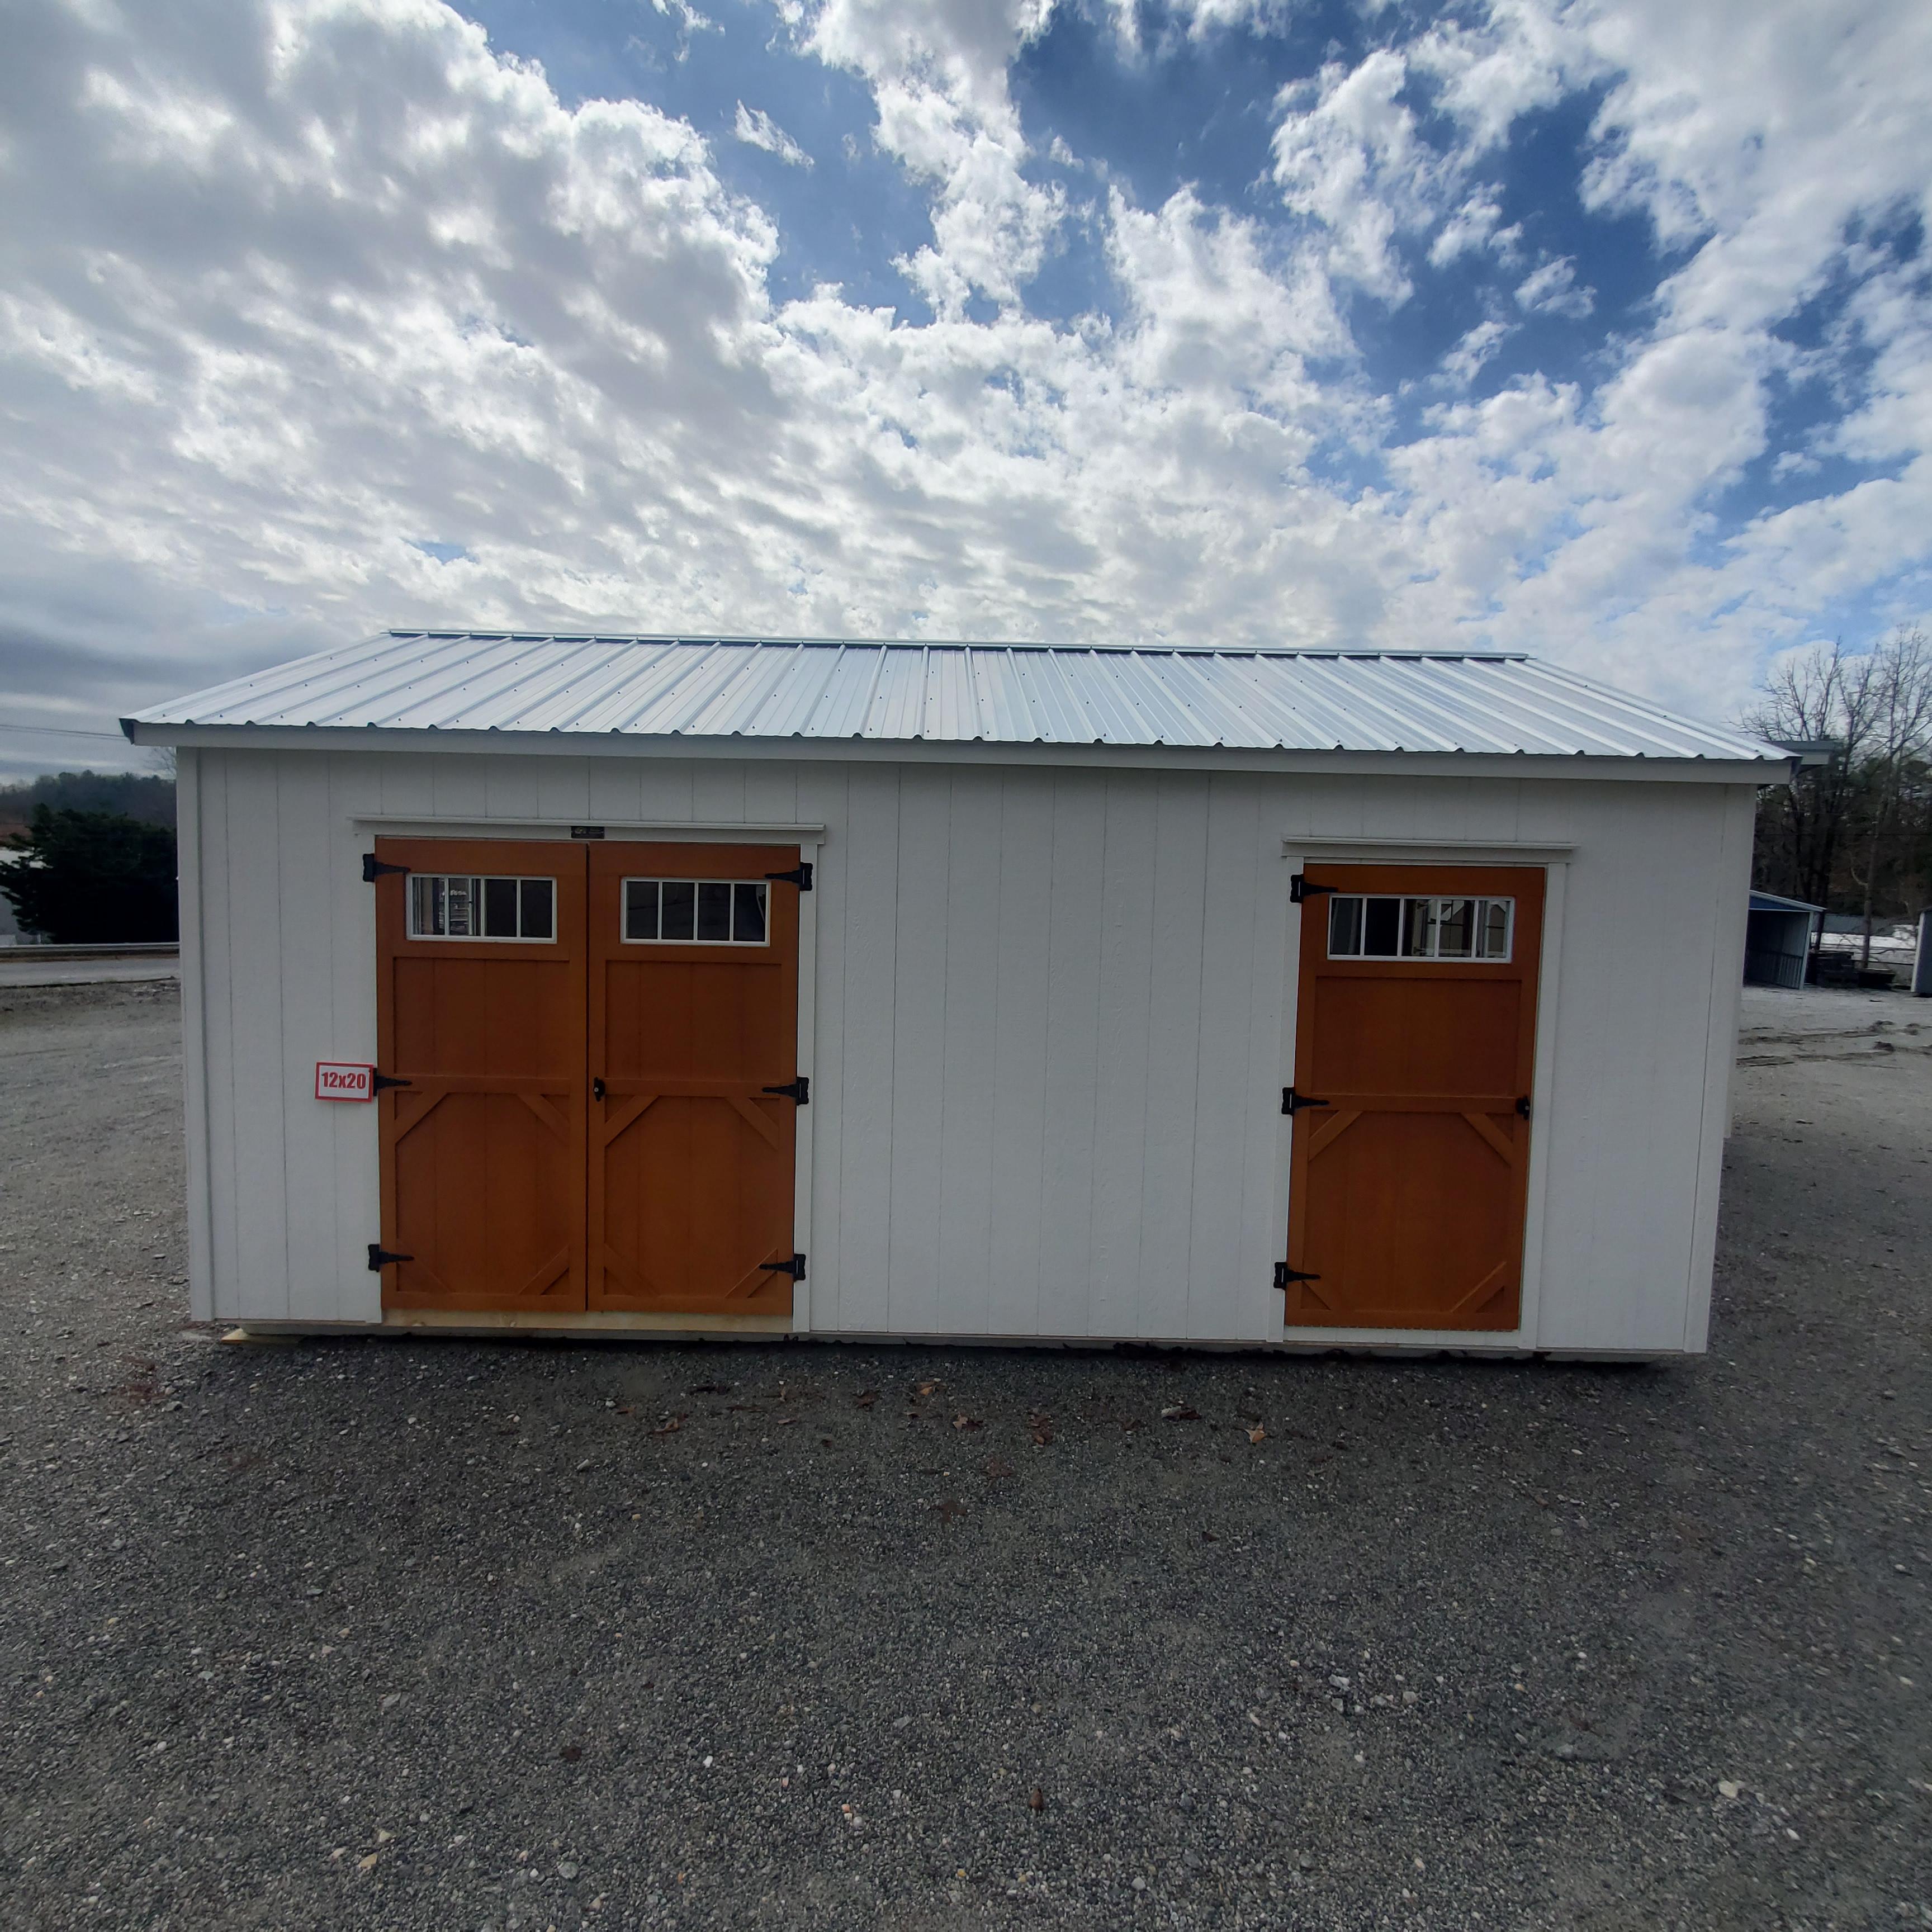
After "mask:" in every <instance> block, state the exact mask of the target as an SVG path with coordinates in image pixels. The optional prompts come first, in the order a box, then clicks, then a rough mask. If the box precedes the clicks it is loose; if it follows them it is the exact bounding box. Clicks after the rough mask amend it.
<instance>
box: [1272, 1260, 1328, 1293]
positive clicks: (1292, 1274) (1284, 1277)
mask: <svg viewBox="0 0 1932 1932" xmlns="http://www.w3.org/2000/svg"><path fill="white" fill-rule="evenodd" d="M1321 1279H1322V1277H1320V1276H1319V1274H1303V1273H1302V1271H1301V1269H1299V1268H1290V1267H1289V1265H1288V1264H1287V1262H1276V1263H1275V1265H1274V1285H1275V1286H1276V1287H1277V1288H1286V1287H1287V1286H1288V1285H1289V1283H1290V1282H1295V1281H1319V1280H1321Z"/></svg>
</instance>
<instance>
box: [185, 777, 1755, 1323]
mask: <svg viewBox="0 0 1932 1932" xmlns="http://www.w3.org/2000/svg"><path fill="white" fill-rule="evenodd" d="M193 760H194V769H195V778H194V781H193V784H192V786H191V787H190V790H191V792H192V799H191V809H190V811H189V817H190V820H191V824H190V826H188V827H187V828H186V829H187V830H188V835H189V838H190V841H191V844H192V848H193V865H192V866H191V867H190V868H184V880H189V881H190V883H189V887H188V889H189V892H190V897H191V898H193V901H194V903H193V905H192V907H191V908H190V913H191V916H192V918H193V921H194V936H195V943H196V944H198V946H199V1007H198V1015H199V1026H200V1028H201V1038H200V1040H199V1044H198V1046H197V1044H196V1042H195V1041H194V1039H193V1028H190V1052H193V1053H195V1055H196V1059H197V1063H198V1066H197V1069H196V1070H193V1071H191V1073H190V1096H191V1100H190V1109H191V1115H190V1118H191V1121H192V1119H193V1109H194V1108H195V1107H196V1106H199V1109H200V1110H201V1116H202V1123H201V1127H200V1128H199V1139H200V1142H201V1144H202V1145H204V1146H205V1158H204V1159H203V1160H202V1161H201V1162H200V1163H199V1166H196V1164H195V1163H194V1161H193V1159H192V1154H193V1150H192V1149H191V1163H190V1169H191V1173H192V1174H193V1175H194V1177H195V1178H194V1180H193V1185H194V1186H195V1187H196V1190H197V1194H198V1197H199V1207H198V1212H199V1215H200V1220H199V1223H198V1225H200V1226H204V1227H205V1230H206V1232H205V1236H203V1237H202V1238H201V1239H200V1240H199V1242H198V1243H197V1249H196V1259H195V1261H194V1263H193V1265H194V1268H195V1271H196V1297H197V1301H196V1307H197V1310H206V1311H208V1312H211V1313H214V1314H216V1315H218V1316H223V1317H225V1318H228V1319H251V1318H252V1319H260V1320H269V1319H281V1320H297V1321H308V1322H374V1321H377V1320H380V1312H381V1311H380V1296H379V1293H378V1283H377V1277H374V1275H371V1274H369V1273H368V1270H367V1268H366V1265H365V1248H366V1245H367V1244H368V1242H369V1241H372V1240H374V1239H375V1238H376V1236H377V1232H378V1229H377V1212H378V1201H377V1155H376V1149H377V1135H376V1121H375V1117H374V1109H368V1108H362V1107H353V1106H330V1105H329V1104H327V1103H318V1102H317V1101H316V1100H314V1098H313V1097H312V1096H313V1081H312V1070H313V1067H314V1063H315V1062H316V1061H318V1060H321V1059H330V1058H342V1059H373V1058H374V1052H375V1030H376V1019H375V1016H376V1001H375V971H374V960H375V931H374V895H373V893H372V892H371V890H370V889H369V888H368V886H366V885H365V884H364V883H362V877H361V871H360V854H361V853H362V851H364V850H367V849H368V844H369V841H370V839H371V837H372V835H374V832H375V831H376V829H378V824H379V822H382V821H386V822H391V823H398V824H400V823H402V822H404V821H410V827H409V829H411V830H412V831H417V832H421V831H425V830H428V829H431V826H433V825H435V824H443V825H446V826H447V828H448V829H449V832H451V833H452V835H462V834H464V833H466V832H488V831H490V830H491V829H497V830H499V831H501V832H502V833H504V834H505V835H550V836H561V835H563V833H564V832H565V829H566V828H567V826H568V824H569V823H571V822H579V823H581V822H589V823H601V824H607V825H608V826H610V828H611V829H612V831H613V833H615V832H617V831H618V830H619V829H621V828H624V827H627V826H628V827H639V828H652V827H664V828H670V827H673V826H679V825H684V826H693V827H696V826H730V825H734V824H742V825H743V826H746V827H747V828H748V833H749V835H753V836H757V835H760V832H763V831H764V829H766V828H769V827H771V826H782V825H805V826H809V825H820V824H822V825H823V826H824V828H825V834H824V838H823V843H822V844H820V845H819V846H818V847H817V849H816V851H815V853H814V858H815V863H816V866H817V893H816V895H815V897H814V901H813V905H812V912H813V916H814V923H815V926H816V942H815V947H814V956H813V958H812V959H811V962H810V966H809V972H808V976H807V984H808V986H809V987H810V989H811V999H812V1003H813V1004H812V1009H811V1031H812V1036H813V1037H812V1041H811V1052H810V1055H809V1064H805V1065H804V1067H803V1070H805V1071H807V1072H808V1073H810V1074H811V1080H812V1104H811V1118H810V1121H809V1125H810V1127H811V1148H810V1163H809V1181H810V1192H809V1214H808V1215H805V1214H802V1215H801V1226H802V1227H803V1226H806V1225H807V1224H808V1226H809V1230H810V1234H809V1239H810V1248H809V1257H810V1259H809V1272H808V1282H807V1283H806V1285H805V1287H804V1288H803V1289H802V1290H801V1291H800V1293H799V1297H798V1301H797V1306H798V1307H799V1311H800V1313H801V1315H802V1317H803V1321H804V1323H805V1325H808V1326H809V1327H811V1328H813V1329H814V1330H817V1331H823V1332H832V1333H845V1334H906V1335H917V1334H951V1335H985V1336H995V1337H996V1336H1010V1337H1030V1336H1042V1337H1058V1338H1066V1339H1079V1338H1082V1337H1093V1338H1096V1339H1100V1338H1119V1339H1128V1338H1136V1337H1139V1338H1145V1339H1149V1340H1156V1339H1180V1338H1186V1339H1192V1340H1202V1341H1226V1342H1244V1341H1245V1342H1250V1343H1254V1342H1268V1341H1280V1340H1283V1339H1288V1340H1294V1339H1295V1337H1292V1336H1291V1337H1286V1338H1284V1337H1283V1331H1282V1328H1281V1325H1280V1319H1281V1304H1280V1297H1279V1295H1278V1294H1277V1292H1276V1291H1275V1290H1274V1289H1273V1287H1272V1286H1271V1282H1270V1277H1271V1272H1272V1268H1273V1265H1274V1261H1275V1259H1276V1258H1277V1256H1279V1255H1280V1253H1281V1252H1282V1251H1283V1229H1284V1223H1285V1215H1286V1133H1285V1132H1284V1123H1283V1121H1282V1120H1281V1118H1280V1085H1281V1082H1282V1080H1283V1078H1285V1077H1286V1074H1287V1073H1288V1071H1289V1068H1288V1064H1287V1055H1288V1051H1289V1041H1290V1040H1292V1026H1293V1018H1294V1016H1293V981H1294V974H1293V968H1292V950H1293V948H1294V947H1295V945H1296V944H1298V935H1299V929H1300V919H1299V914H1298V913H1297V912H1295V910H1292V908H1291V907H1289V904H1288V880H1289V871H1290V870H1291V863H1290V861H1289V857H1288V856H1285V855H1292V853H1293V852H1294V851H1295V849H1296V841H1297V840H1298V839H1301V840H1304V841H1307V848H1308V849H1309V850H1311V851H1313V850H1319V848H1321V847H1322V845H1323V844H1324V841H1330V842H1329V845H1328V849H1331V850H1334V849H1335V847H1334V845H1333V844H1332V841H1337V840H1343V841H1347V840H1359V841H1363V842H1364V850H1363V851H1362V852H1360V853H1355V854H1354V855H1353V856H1370V851H1371V850H1374V849H1379V847H1378V844H1377V841H1404V842H1405V843H1409V844H1413V845H1414V846H1415V847H1418V848H1419V847H1425V846H1429V845H1432V844H1439V843H1440V842H1441V841H1450V844H1451V846H1452V847H1453V846H1454V844H1457V843H1459V842H1460V843H1466V844H1472V845H1478V844H1483V843H1484V841H1488V842H1490V843H1491V844H1494V845H1495V846H1496V847H1514V846H1517V845H1529V846H1537V845H1539V844H1542V845H1547V846H1550V847H1559V846H1561V847H1574V850H1572V851H1571V853H1569V856H1568V869H1567V871H1565V874H1564V875H1563V888H1564V889H1563V890H1562V892H1559V893H1555V894H1553V898H1552V904H1553V907H1554V908H1556V909H1557V910H1556V911H1554V912H1553V925H1554V926H1556V927H1559V928H1560V929H1553V931H1552V932H1551V933H1550V935H1549V938H1550V946H1549V949H1548V951H1547V954H1546V965H1547V972H1546V981H1545V985H1544V994H1543V997H1544V1000H1545V1001H1546V1003H1547V1002H1549V1001H1556V1002H1557V1008H1556V1024H1555V1026H1554V1028H1553V1039H1554V1047H1553V1054H1552V1056H1551V1061H1550V1064H1549V1065H1547V1067H1543V1068H1541V1070H1539V1092H1540V1093H1541V1094H1543V1095H1544V1097H1545V1099H1546V1100H1547V1107H1546V1108H1545V1109H1541V1110H1540V1112H1542V1113H1543V1114H1544V1115H1545V1116H1546V1118H1542V1119H1541V1121H1540V1122H1539V1133H1540V1135H1541V1141H1540V1145H1541V1148H1543V1153H1542V1154H1541V1157H1540V1160H1539V1169H1538V1172H1536V1173H1535V1174H1533V1175H1532V1189H1533V1191H1537V1192H1538V1196H1539V1198H1540V1199H1541V1202H1542V1204H1543V1208H1542V1214H1543V1221H1542V1225H1543V1227H1544V1243H1543V1246H1542V1251H1541V1254H1540V1255H1539V1256H1535V1257H1532V1268H1533V1272H1534V1273H1535V1274H1536V1276H1537V1278H1538V1280H1540V1284H1541V1286H1540V1292H1539V1293H1538V1295H1537V1297H1536V1298H1535V1301H1536V1307H1535V1311H1534V1313H1535V1328H1534V1330H1533V1331H1527V1332H1526V1333H1525V1334H1522V1335H1520V1336H1518V1337H1500V1338H1490V1337H1482V1338H1477V1337H1472V1338H1469V1343H1470V1345H1471V1346H1515V1347H1522V1346H1542V1347H1550V1348H1560V1349H1579V1350H1590V1351H1596V1350H1601V1351H1626V1350H1628V1351H1636V1352H1667V1351H1672V1350H1676V1349H1682V1348H1683V1347H1685V1346H1687V1345H1688V1346H1691V1347H1697V1346H1701V1342H1702V1333H1703V1326H1702V1325H1703V1315H1702V1313H1701V1310H1702V1307H1703V1304H1702V1303H1701V1302H1700V1293H1707V1292H1708V1277H1709V1247H1710V1242H1711V1239H1712V1231H1713V1229H1714V1227H1715V1185H1716V1174H1717V1163H1718V1160H1719V1158H1720V1156H1721V1132H1722V1118H1721V1115H1722V1107H1723V1094H1724V1081H1725V1079H1727V1077H1728V1073H1727V1070H1728V1067H1729V1063H1730V1053H1731V1043H1730V1037H1729V1029H1730V1028H1733V1026H1734V1025H1735V1016H1736V995H1735V989H1734V988H1733V987H1732V986H1731V981H1732V980H1734V979H1735V977H1736V970H1735V969H1736V959H1734V958H1733V954H1734V953H1736V950H1737V947H1738V946H1739V944H1741V940H1740V939H1739V934H1740V933H1741V931H1742V925H1741V922H1742V904H1743V896H1742V895H1743V884H1742V880H1743V877H1744V872H1743V867H1744V865H1745V864H1746V863H1748V857H1743V858H1741V856H1740V853H1741V852H1742V853H1746V854H1747V855H1748V841H1749V829H1750V827H1749V818H1750V797H1751V793H1750V791H1749V790H1748V787H1736V786H1728V787H1727V786H1720V785H1711V786H1696V785H1687V784H1669V785H1666V784H1632V783H1630V782H1628V781H1622V782H1616V783H1590V782H1574V781H1562V780H1543V779H1537V780H1524V781H1499V780H1495V779H1475V780H1457V779H1453V778H1451V779H1444V778H1414V779H1400V778H1389V777H1385V776H1383V777H1369V776H1357V777H1333V778H1329V777H1323V778H1309V777H1304V776H1289V775H1268V774H1259V773H1256V774H1244V773H1232V772H1231V773H1212V772H1151V771H1135V770H1126V769H1115V770H1112V771H1106V770H1093V771H1074V770H1061V771H1059V772H1051V771H1046V770H1041V769H1029V768H1025V767H1019V766H1015V767H997V766H994V767H989V766H980V765H965V764H951V763H937V762H935V763H919V762H911V763H904V764H900V765H892V764H886V763H853V764H850V765H837V764H831V763H823V762H817V763H802V764H793V763H786V762H783V761H778V760H770V759H766V758H753V759H750V760H709V761H706V760H691V759H676V760H673V759H663V760H653V759H644V758H640V759H636V760H627V759H616V758H610V757H593V758H583V757H571V756H562V755H559V756H549V757H537V756H526V755H523V754H502V755H496V756H491V755H487V754H471V753H440V752H437V753H422V752H397V753H370V752H362V751H353V752H351V751H343V752H302V751H201V752H199V753H196V754H193ZM185 795H186V794H185V793H184V796H185ZM1741 841H1742V842H1741ZM1388 856H1391V857H1394V856H1408V854H1407V853H1406V852H1405V853H1400V854H1398V853H1397V850H1395V849H1394V847H1391V849H1390V850H1389V853H1388ZM1442 856H1445V858H1446V857H1450V856H1454V853H1453V851H1452V850H1444V851H1443V853H1442ZM1733 901H1735V904H1733ZM185 970H187V971H189V973H190V974H191V975H192V974H194V973H195V971H196V966H195V963H194V960H193V957H192V956H189V957H188V958H187V959H186V961H185ZM187 991H188V993H189V998H190V1001H191V1002H192V1001H193V999H194V997H195V995H194V992H193V989H187ZM1546 1019H1547V1016H1546ZM1545 1032H1546V1035H1547V1036H1550V1034H1551V1029H1550V1027H1549V1026H1547V1025H1546V1028H1545ZM1713 1094H1715V1095H1716V1099H1715V1101H1714V1100H1713V1098H1712V1096H1713ZM1700 1271H1701V1277H1700ZM1700 1280H1701V1283H1702V1286H1701V1287H1700ZM1365 1339H1367V1338H1365ZM1378 1339H1384V1340H1386V1339H1391V1338H1386V1337H1385V1338H1378Z"/></svg>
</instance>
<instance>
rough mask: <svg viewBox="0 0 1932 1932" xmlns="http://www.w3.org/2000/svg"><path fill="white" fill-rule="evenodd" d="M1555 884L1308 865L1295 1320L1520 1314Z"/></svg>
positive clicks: (1452, 1325)
mask: <svg viewBox="0 0 1932 1932" xmlns="http://www.w3.org/2000/svg"><path fill="white" fill-rule="evenodd" d="M1309 888H1314V889H1313V890H1310V889H1309ZM1543 888H1544V874H1543V873H1542V871H1541V870H1540V869H1539V868H1532V867H1529V866H1496V867H1481V868H1478V867H1466V866H1457V867H1451V866H1436V865H1415V866H1396V865H1323V866H1318V867H1311V868H1310V871H1308V873H1307V874H1306V875H1305V884H1304V892H1306V894H1307V896H1306V897H1305V898H1304V902H1303V905H1302V920H1301V992H1300V998H1299V1004H1298V1010H1297V1015H1296V1020H1295V1085H1294V1086H1293V1087H1292V1088H1290V1089H1289V1091H1288V1094H1286V1095H1285V1096H1284V1097H1283V1104H1284V1105H1285V1106H1292V1109H1293V1113H1294V1120H1295V1127H1294V1133H1293V1139H1292V1156H1291V1166H1290V1170H1289V1221H1288V1280H1287V1283H1286V1287H1287V1317H1286V1319H1287V1321H1288V1322H1289V1325H1291V1326H1315V1327H1321V1328H1427V1329H1510V1328H1515V1327H1516V1326H1517V1322H1518V1320H1519V1319H1520V1312H1521V1307H1522V1291H1523V1218H1524V1211H1525V1205H1526V1201H1527V1199H1528V1192H1529V1188H1528V1183H1529V1095H1530V1090H1531V1085H1532V1078H1531V1076H1532V1072H1533V1070H1534V1061H1535V1041H1536V995H1537V969H1538V958H1539V953H1540V948H1541V938H1542V932H1543Z"/></svg>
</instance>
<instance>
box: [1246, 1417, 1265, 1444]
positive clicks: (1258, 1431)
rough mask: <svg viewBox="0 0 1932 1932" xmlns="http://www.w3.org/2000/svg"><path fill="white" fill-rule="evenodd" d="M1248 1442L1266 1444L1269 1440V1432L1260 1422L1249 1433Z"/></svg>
mask: <svg viewBox="0 0 1932 1932" xmlns="http://www.w3.org/2000/svg"><path fill="white" fill-rule="evenodd" d="M1248 1440H1249V1441H1250V1442H1266V1441H1267V1440H1268V1431H1267V1430H1265V1429H1264V1428H1263V1427H1262V1426H1261V1424H1259V1422H1258V1423H1256V1424H1255V1426H1254V1427H1253V1428H1252V1429H1251V1430H1249V1431H1248Z"/></svg>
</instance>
